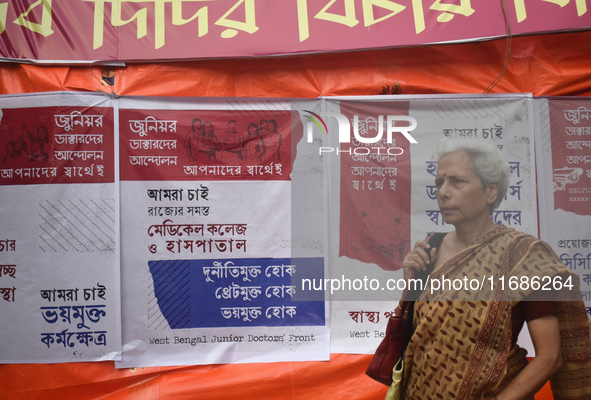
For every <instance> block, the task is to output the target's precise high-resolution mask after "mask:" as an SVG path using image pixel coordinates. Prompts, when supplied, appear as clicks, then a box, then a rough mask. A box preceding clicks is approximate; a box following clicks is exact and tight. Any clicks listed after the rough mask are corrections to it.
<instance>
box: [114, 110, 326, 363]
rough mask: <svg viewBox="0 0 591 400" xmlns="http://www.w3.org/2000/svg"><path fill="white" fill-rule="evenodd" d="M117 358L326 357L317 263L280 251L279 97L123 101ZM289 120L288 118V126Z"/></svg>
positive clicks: (286, 244)
mask: <svg viewBox="0 0 591 400" xmlns="http://www.w3.org/2000/svg"><path fill="white" fill-rule="evenodd" d="M119 123H120V140H119V143H120V149H121V152H120V154H121V155H120V165H121V201H122V204H121V211H122V221H121V222H122V231H121V233H122V249H124V250H123V252H122V283H123V287H124V289H123V299H124V300H123V332H124V333H123V346H124V353H123V359H122V361H121V362H119V363H118V366H119V367H133V366H155V365H182V364H219V363H231V362H272V361H297V360H327V359H328V358H329V352H330V348H329V335H328V325H327V323H326V321H327V315H326V311H325V304H324V302H323V298H320V300H318V301H295V300H294V297H295V294H296V291H298V290H299V289H298V288H296V287H295V285H293V284H292V279H293V278H294V277H296V276H299V275H298V274H302V273H304V271H310V273H312V274H314V276H320V277H322V276H323V274H324V260H323V258H322V254H321V253H320V254H318V255H317V256H315V257H293V255H292V254H291V247H290V243H291V230H290V229H291V225H290V219H291V215H290V213H291V173H292V161H293V158H294V154H292V151H291V136H292V135H298V134H299V135H300V136H301V122H300V119H299V115H298V114H297V113H292V111H291V108H290V103H289V102H287V101H281V100H278V101H253V100H238V101H227V100H224V101H221V102H220V101H218V102H193V103H191V102H178V103H174V102H169V101H167V102H158V101H155V100H149V99H146V100H127V99H123V100H122V101H121V106H120V112H119ZM298 127H299V129H298Z"/></svg>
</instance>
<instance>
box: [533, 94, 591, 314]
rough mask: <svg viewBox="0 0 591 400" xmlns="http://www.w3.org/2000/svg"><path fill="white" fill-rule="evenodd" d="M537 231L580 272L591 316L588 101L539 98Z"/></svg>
mask: <svg viewBox="0 0 591 400" xmlns="http://www.w3.org/2000/svg"><path fill="white" fill-rule="evenodd" d="M537 105H538V115H539V129H538V130H536V134H537V136H536V156H537V159H538V178H539V179H538V187H539V191H540V199H539V200H540V221H541V222H540V234H541V238H542V239H543V240H545V241H547V242H548V244H549V245H550V246H551V247H552V248H553V249H554V251H555V252H556V254H557V255H558V256H559V257H560V260H561V261H562V262H563V263H564V265H566V266H567V267H568V268H569V269H570V270H571V271H573V272H574V273H576V274H577V275H578V276H579V277H580V281H579V284H580V288H581V294H582V295H583V300H584V301H585V305H586V306H587V313H589V315H591V101H590V100H588V99H580V98H572V97H571V98H549V99H539V100H538V102H537Z"/></svg>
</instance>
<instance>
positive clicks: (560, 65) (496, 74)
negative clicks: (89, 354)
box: [0, 32, 591, 400]
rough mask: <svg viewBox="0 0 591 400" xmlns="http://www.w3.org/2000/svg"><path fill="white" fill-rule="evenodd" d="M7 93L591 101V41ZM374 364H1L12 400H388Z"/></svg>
mask: <svg viewBox="0 0 591 400" xmlns="http://www.w3.org/2000/svg"><path fill="white" fill-rule="evenodd" d="M507 56H508V57H507ZM506 60H507V62H505V61H506ZM497 81H498V83H496V85H494V83H495V82H497ZM0 90H1V93H2V94H14V93H33V92H46V91H61V90H67V91H102V92H107V93H113V94H114V95H119V96H195V97H209V96H211V97H235V96H238V97H298V98H317V97H319V96H333V95H378V94H444V93H484V92H487V91H490V92H491V93H507V92H509V93H524V92H527V93H530V92H531V93H533V95H534V96H561V95H564V96H590V95H591V32H571V33H561V34H552V35H540V36H530V37H514V38H512V39H511V40H508V39H498V40H491V41H484V42H478V43H467V44H454V45H440V46H420V47H413V48H398V49H384V50H371V51H363V52H344V53H334V54H315V55H297V56H285V57H269V58H249V59H223V60H202V61H183V62H174V63H158V64H148V63H142V64H128V65H126V66H122V67H101V66H39V65H26V64H17V63H5V64H1V65H0ZM3 323H5V324H6V323H9V321H4V322H3ZM7 345H10V344H9V343H3V344H2V346H7ZM370 358H371V356H369V355H345V354H332V356H331V360H330V361H328V362H291V363H269V364H241V365H210V366H188V367H166V368H145V369H142V368H140V369H132V370H130V369H123V370H116V369H115V368H114V364H113V363H112V362H96V363H93V362H90V363H70V364H52V365H36V364H24V365H18V364H11V365H0V398H2V399H36V398H39V399H44V400H45V399H59V400H63V399H169V398H170V399H175V400H181V399H200V400H208V399H232V398H237V399H256V400H266V399H269V400H280V399H290V400H300V399H301V400H305V399H306V400H307V399H348V400H350V399H382V398H383V397H384V395H385V393H386V387H385V386H383V385H381V384H378V383H376V382H374V381H372V380H371V379H370V378H368V377H366V376H365V375H364V371H365V368H366V367H367V365H368V364H369V360H370ZM551 398H552V396H551V394H550V391H549V387H548V385H547V386H546V387H544V389H543V390H542V391H541V392H540V393H538V395H537V396H536V399H537V400H541V399H551Z"/></svg>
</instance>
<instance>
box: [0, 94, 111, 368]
mask: <svg viewBox="0 0 591 400" xmlns="http://www.w3.org/2000/svg"><path fill="white" fill-rule="evenodd" d="M0 109H1V113H2V114H1V120H0V146H1V148H2V149H5V151H4V153H3V154H2V162H1V163H0V165H1V166H0V202H1V203H2V208H1V209H0V264H1V265H0V292H1V293H2V298H1V300H0V316H1V317H2V320H3V321H5V323H4V324H3V326H2V330H1V331H0V341H1V342H2V343H3V345H2V346H0V362H3V363H27V362H56V361H99V360H118V359H120V358H121V325H120V321H121V317H120V312H121V309H120V303H119V299H120V281H119V202H118V190H117V187H118V185H117V184H116V183H115V182H116V179H115V152H114V145H115V126H114V113H113V103H112V100H111V99H109V98H107V97H105V96H102V95H94V94H85V95H74V94H37V95H35V96H26V95H23V96H8V97H3V98H2V99H0Z"/></svg>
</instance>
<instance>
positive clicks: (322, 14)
mask: <svg viewBox="0 0 591 400" xmlns="http://www.w3.org/2000/svg"><path fill="white" fill-rule="evenodd" d="M589 27H591V11H589V10H588V8H587V5H586V3H585V1H570V2H569V1H564V2H557V1H544V2H542V1H529V2H526V1H524V0H514V1H506V2H490V1H489V2H485V1H480V2H477V1H470V0H462V1H457V2H453V4H452V3H450V2H442V1H441V0H412V1H411V0H399V1H392V0H338V1H337V0H293V1H288V0H256V1H255V0H216V1H213V0H210V1H203V0H144V1H140V0H37V1H35V0H25V1H18V2H14V1H13V2H6V3H0V57H2V58H7V59H15V60H21V61H40V62H47V61H60V62H62V61H68V62H94V61H97V60H98V61H102V62H116V61H138V60H179V59H196V58H209V57H224V58H227V57H245V56H261V55H282V54H294V53H309V52H333V51H342V50H360V49H375V48H384V47H394V46H409V45H420V44H432V43H445V42H457V41H470V40H481V39H487V38H491V37H499V36H505V35H508V34H512V35H516V34H528V33H539V32H550V31H561V30H572V29H588V28H589Z"/></svg>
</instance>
